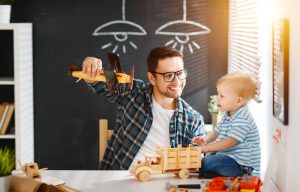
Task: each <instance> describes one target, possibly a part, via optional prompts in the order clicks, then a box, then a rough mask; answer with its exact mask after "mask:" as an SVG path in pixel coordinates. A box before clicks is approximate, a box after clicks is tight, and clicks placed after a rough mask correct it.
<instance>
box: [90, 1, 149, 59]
mask: <svg viewBox="0 0 300 192" xmlns="http://www.w3.org/2000/svg"><path fill="white" fill-rule="evenodd" d="M146 34H147V32H146V31H145V29H144V28H143V27H142V26H140V25H138V24H137V23H134V22H131V21H127V20H125V0H122V20H114V21H110V22H107V23H104V24H103V25H101V26H99V27H98V28H97V29H95V31H94V32H93V36H99V35H113V36H114V38H115V40H116V41H117V42H119V43H121V42H122V43H123V45H122V48H123V53H126V45H125V44H124V43H125V41H126V40H127V39H128V35H146ZM129 44H130V45H131V46H132V47H133V48H134V49H137V46H136V45H135V44H134V43H133V42H132V41H129ZM110 46H112V43H111V42H109V43H107V44H105V45H103V46H102V47H101V49H106V48H108V47H110ZM118 48H119V45H118V44H117V45H115V46H114V48H113V51H112V52H116V51H117V50H118Z"/></svg>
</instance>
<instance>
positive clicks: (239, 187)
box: [205, 176, 262, 192]
mask: <svg viewBox="0 0 300 192" xmlns="http://www.w3.org/2000/svg"><path fill="white" fill-rule="evenodd" d="M261 186H262V181H261V179H260V178H259V177H257V176H249V177H248V178H247V179H246V180H245V179H244V180H243V179H242V177H236V178H234V177H215V178H213V179H212V181H211V182H209V183H208V185H207V188H206V189H205V192H226V191H231V192H261Z"/></svg>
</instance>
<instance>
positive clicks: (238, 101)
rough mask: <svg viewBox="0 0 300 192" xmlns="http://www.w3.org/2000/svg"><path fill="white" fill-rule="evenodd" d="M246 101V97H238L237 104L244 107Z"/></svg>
mask: <svg viewBox="0 0 300 192" xmlns="http://www.w3.org/2000/svg"><path fill="white" fill-rule="evenodd" d="M245 101H246V100H245V98H244V97H237V99H236V104H237V105H239V106H242V105H244V103H245Z"/></svg>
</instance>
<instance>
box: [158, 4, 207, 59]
mask: <svg viewBox="0 0 300 192" xmlns="http://www.w3.org/2000/svg"><path fill="white" fill-rule="evenodd" d="M183 29H184V30H185V31H178V30H183ZM187 30H188V31H187ZM210 32H211V30H210V29H209V28H208V27H206V26H204V25H202V24H200V23H197V22H194V21H188V20H186V0H183V19H182V20H175V21H170V22H168V23H165V24H164V25H162V26H160V27H159V28H158V29H157V30H156V31H155V34H157V35H169V36H175V39H172V40H170V41H168V42H167V43H166V44H165V45H166V46H169V45H171V46H172V47H173V48H176V46H177V45H178V44H180V50H181V51H183V49H184V45H185V44H187V45H188V47H189V50H190V52H191V53H193V47H192V45H193V46H195V47H196V48H197V49H200V45H198V44H197V43H196V42H195V41H192V43H191V44H190V43H189V40H190V36H193V35H204V34H208V33H210Z"/></svg>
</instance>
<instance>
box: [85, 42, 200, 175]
mask: <svg viewBox="0 0 300 192" xmlns="http://www.w3.org/2000/svg"><path fill="white" fill-rule="evenodd" d="M147 65H148V72H147V77H148V79H149V81H150V84H149V83H144V82H143V81H141V80H134V82H133V88H132V90H130V87H129V85H128V84H119V85H118V91H117V92H113V93H112V92H110V91H109V90H108V88H107V85H106V83H104V82H94V83H92V82H87V83H88V85H89V86H90V88H91V89H92V90H93V91H94V92H95V93H100V94H102V95H105V96H106V97H107V98H108V100H109V101H111V102H116V103H117V104H118V112H117V120H116V126H115V129H114V133H113V135H112V137H111V139H110V141H109V143H108V147H107V148H106V150H105V154H104V157H103V159H102V161H101V163H100V169H117V170H123V169H129V167H130V165H131V164H132V162H135V161H136V160H143V154H144V153H147V154H149V153H150V154H155V149H156V147H157V146H159V147H168V146H169V145H171V147H177V145H178V144H181V145H182V146H187V145H188V144H189V143H191V141H192V138H193V137H195V136H199V135H201V134H202V133H203V130H204V122H203V117H202V116H201V115H200V114H199V113H198V112H197V111H195V110H194V109H193V108H192V107H191V106H189V105H188V104H187V103H186V102H185V101H184V100H183V99H181V98H180V96H181V94H182V91H183V88H184V86H185V84H186V77H187V71H186V69H184V64H183V59H182V54H181V53H180V52H179V51H177V50H175V49H172V48H167V47H158V48H154V49H152V50H151V52H150V54H149V55H148V59H147ZM83 72H84V73H86V74H87V75H89V76H91V77H95V76H96V75H97V74H101V73H102V61H101V60H99V59H97V58H93V57H87V58H85V60H84V61H83Z"/></svg>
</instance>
